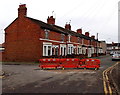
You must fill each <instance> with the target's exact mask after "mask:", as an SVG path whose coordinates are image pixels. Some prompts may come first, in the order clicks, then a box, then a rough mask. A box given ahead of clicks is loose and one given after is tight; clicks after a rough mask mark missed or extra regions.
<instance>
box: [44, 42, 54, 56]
mask: <svg viewBox="0 0 120 95" xmlns="http://www.w3.org/2000/svg"><path fill="white" fill-rule="evenodd" d="M45 46H46V54H45V49H44V47H45ZM49 46H50V47H51V49H50V56H51V55H52V43H46V42H43V56H48V47H49Z"/></svg>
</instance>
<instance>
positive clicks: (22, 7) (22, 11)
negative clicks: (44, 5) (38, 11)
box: [18, 4, 27, 18]
mask: <svg viewBox="0 0 120 95" xmlns="http://www.w3.org/2000/svg"><path fill="white" fill-rule="evenodd" d="M26 16H27V8H26V4H22V5H19V8H18V17H20V18H21V17H26Z"/></svg>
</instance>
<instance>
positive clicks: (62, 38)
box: [61, 34, 65, 42]
mask: <svg viewBox="0 0 120 95" xmlns="http://www.w3.org/2000/svg"><path fill="white" fill-rule="evenodd" d="M61 41H63V42H64V41H65V35H64V34H61Z"/></svg>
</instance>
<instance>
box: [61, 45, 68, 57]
mask: <svg viewBox="0 0 120 95" xmlns="http://www.w3.org/2000/svg"><path fill="white" fill-rule="evenodd" d="M61 48H62V51H61ZM64 50H65V51H64ZM66 54H67V53H66V45H65V44H60V55H62V56H66Z"/></svg>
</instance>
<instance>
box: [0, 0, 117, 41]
mask: <svg viewBox="0 0 120 95" xmlns="http://www.w3.org/2000/svg"><path fill="white" fill-rule="evenodd" d="M118 1H119V0H1V1H0V4H1V5H0V12H1V15H0V43H3V42H4V29H5V28H6V27H7V26H8V25H9V24H10V23H11V22H12V21H13V20H14V19H15V18H17V16H18V11H17V9H18V7H19V5H20V3H21V4H26V6H27V16H28V17H32V18H35V19H38V20H42V21H44V22H46V21H47V17H48V16H51V15H52V11H54V13H53V16H54V17H55V18H56V22H55V23H56V25H59V26H61V27H64V26H65V23H66V22H69V21H70V20H71V28H72V30H73V31H76V30H77V29H78V28H82V29H83V34H84V33H85V32H90V36H91V35H95V36H96V34H97V33H98V38H99V40H105V41H106V42H118Z"/></svg>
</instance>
